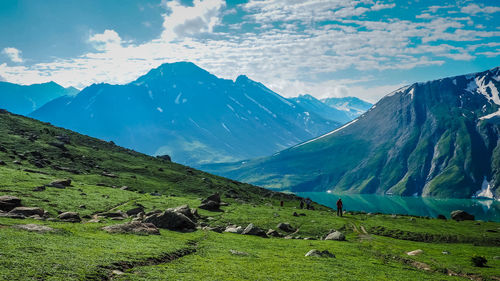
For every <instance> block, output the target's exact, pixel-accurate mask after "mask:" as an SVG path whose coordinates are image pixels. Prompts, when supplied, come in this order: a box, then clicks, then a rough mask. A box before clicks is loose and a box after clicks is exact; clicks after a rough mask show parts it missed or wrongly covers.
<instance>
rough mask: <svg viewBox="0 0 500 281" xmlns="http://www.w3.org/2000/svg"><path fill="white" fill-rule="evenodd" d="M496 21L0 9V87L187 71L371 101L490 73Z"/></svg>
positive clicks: (203, 9)
mask: <svg viewBox="0 0 500 281" xmlns="http://www.w3.org/2000/svg"><path fill="white" fill-rule="evenodd" d="M499 18H500V1H497V0H484V1H468V0H458V1H446V0H444V1H443V0H440V1H432V0H412V1H395V0H380V1H376V0H234V1H232V0H227V1H224V0H151V1H132V0H107V1H101V0H86V1H80V0H44V1H39V0H17V1H16V0H4V1H0V34H1V35H0V81H7V82H12V83H18V84H34V83H42V82H48V81H55V82H56V83H59V84H61V85H63V86H65V87H68V86H74V87H76V88H79V89H83V88H84V87H86V86H89V85H91V84H93V83H111V84H125V83H128V82H131V81H133V80H135V79H136V78H137V77H139V76H141V75H144V74H145V73H147V72H148V70H150V69H152V68H155V67H158V66H159V65H161V64H163V63H172V62H177V61H191V62H193V63H195V64H197V65H198V66H200V67H202V68H204V69H206V70H207V71H209V72H211V73H213V74H215V75H217V76H218V77H221V78H226V79H233V80H234V79H235V78H236V77H237V76H238V75H240V74H244V75H247V76H248V77H249V78H251V79H253V80H255V81H259V82H262V83H263V84H264V85H266V86H268V87H269V88H271V89H272V90H274V91H275V92H277V93H279V94H281V95H283V96H286V97H291V96H297V95H300V94H310V95H313V96H315V97H317V98H324V97H342V96H357V97H359V98H362V99H365V100H368V101H371V102H375V101H377V100H378V99H380V98H381V97H382V96H384V95H385V94H388V93H389V92H391V91H392V90H395V89H396V88H399V87H401V86H404V85H407V84H410V83H413V82H419V81H427V80H433V79H438V78H442V77H447V76H454V75H461V74H466V73H471V72H477V71H483V70H487V69H490V68H494V67H497V66H500V20H498V19H499ZM495 19H497V20H495Z"/></svg>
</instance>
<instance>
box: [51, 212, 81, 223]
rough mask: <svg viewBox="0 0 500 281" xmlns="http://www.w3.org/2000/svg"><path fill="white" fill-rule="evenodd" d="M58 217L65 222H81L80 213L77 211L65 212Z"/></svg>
mask: <svg viewBox="0 0 500 281" xmlns="http://www.w3.org/2000/svg"><path fill="white" fill-rule="evenodd" d="M57 218H58V219H60V220H62V221H64V222H81V221H82V219H81V218H80V215H78V213H76V212H64V213H61V214H60V215H58V216H57Z"/></svg>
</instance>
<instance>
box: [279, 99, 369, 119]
mask: <svg viewBox="0 0 500 281" xmlns="http://www.w3.org/2000/svg"><path fill="white" fill-rule="evenodd" d="M288 100H290V101H292V102H294V103H297V104H299V105H300V106H302V107H303V108H305V109H306V110H308V111H310V112H315V113H317V114H318V115H320V116H321V117H323V118H325V119H327V120H331V121H335V122H339V123H342V124H344V123H346V122H349V121H351V120H352V119H353V118H352V117H351V113H350V112H349V111H346V110H339V109H337V108H335V107H331V106H329V105H327V104H325V103H323V102H321V101H320V100H318V99H316V98H315V97H313V96H311V95H300V96H298V97H294V98H289V99H288ZM360 101H361V100H360Z"/></svg>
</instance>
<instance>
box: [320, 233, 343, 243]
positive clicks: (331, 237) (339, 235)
mask: <svg viewBox="0 0 500 281" xmlns="http://www.w3.org/2000/svg"><path fill="white" fill-rule="evenodd" d="M325 240H335V241H345V235H344V234H343V233H342V232H340V231H334V232H332V233H330V234H328V235H327V236H326V237H325Z"/></svg>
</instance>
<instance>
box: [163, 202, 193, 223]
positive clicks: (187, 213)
mask: <svg viewBox="0 0 500 281" xmlns="http://www.w3.org/2000/svg"><path fill="white" fill-rule="evenodd" d="M167 210H168V211H172V212H176V213H180V214H183V215H185V216H186V217H188V218H189V219H190V220H192V221H193V222H196V221H197V220H198V218H199V215H198V211H196V209H190V208H189V205H182V206H179V207H175V208H170V209H167Z"/></svg>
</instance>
